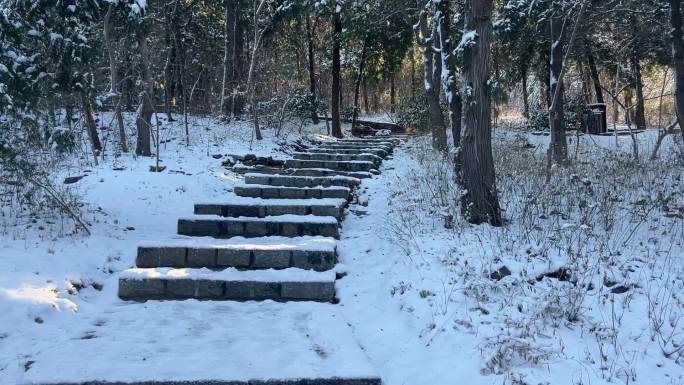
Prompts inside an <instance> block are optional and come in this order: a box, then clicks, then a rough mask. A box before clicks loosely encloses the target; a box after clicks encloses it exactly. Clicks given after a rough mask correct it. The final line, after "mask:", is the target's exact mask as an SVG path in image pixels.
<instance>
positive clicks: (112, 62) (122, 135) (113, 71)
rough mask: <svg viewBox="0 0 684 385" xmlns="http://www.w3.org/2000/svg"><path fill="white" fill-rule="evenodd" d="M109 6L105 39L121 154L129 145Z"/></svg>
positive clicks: (105, 19)
mask: <svg viewBox="0 0 684 385" xmlns="http://www.w3.org/2000/svg"><path fill="white" fill-rule="evenodd" d="M113 7H114V6H113V5H111V4H110V5H109V8H108V9H107V13H106V14H105V18H104V28H103V29H104V39H105V44H106V46H107V55H108V57H109V78H110V82H111V89H112V94H113V95H114V98H113V101H114V115H115V116H116V123H117V125H118V126H119V145H120V146H121V152H124V153H125V152H128V143H126V127H125V126H124V120H123V114H122V113H121V94H120V93H119V72H118V68H117V66H116V57H115V55H114V45H113V44H112V23H111V17H112V8H113Z"/></svg>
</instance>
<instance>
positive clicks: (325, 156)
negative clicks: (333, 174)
mask: <svg viewBox="0 0 684 385" xmlns="http://www.w3.org/2000/svg"><path fill="white" fill-rule="evenodd" d="M292 156H293V157H294V158H295V159H301V160H318V161H321V160H326V161H336V162H340V161H366V162H373V163H374V164H375V165H376V166H377V165H379V164H380V163H382V158H381V157H379V156H377V155H374V154H334V153H333V154H330V153H324V152H318V153H316V152H294V153H292Z"/></svg>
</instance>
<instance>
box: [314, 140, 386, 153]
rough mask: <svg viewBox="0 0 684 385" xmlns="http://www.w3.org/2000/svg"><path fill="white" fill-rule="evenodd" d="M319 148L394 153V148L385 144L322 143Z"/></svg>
mask: <svg viewBox="0 0 684 385" xmlns="http://www.w3.org/2000/svg"><path fill="white" fill-rule="evenodd" d="M318 147H319V148H360V149H374V150H383V151H386V152H387V153H391V152H392V148H393V147H392V146H391V145H384V144H375V143H373V144H370V143H335V142H324V143H321V145H320V146H318Z"/></svg>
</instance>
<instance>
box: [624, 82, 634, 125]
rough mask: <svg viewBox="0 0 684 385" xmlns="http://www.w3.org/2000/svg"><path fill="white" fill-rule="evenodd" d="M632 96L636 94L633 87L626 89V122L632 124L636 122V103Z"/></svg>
mask: <svg viewBox="0 0 684 385" xmlns="http://www.w3.org/2000/svg"><path fill="white" fill-rule="evenodd" d="M632 96H634V94H633V91H632V89H631V88H626V89H625V102H624V104H625V107H624V109H625V124H626V125H628V126H631V125H632V123H633V122H634V119H632V118H633V117H634V105H633V104H632Z"/></svg>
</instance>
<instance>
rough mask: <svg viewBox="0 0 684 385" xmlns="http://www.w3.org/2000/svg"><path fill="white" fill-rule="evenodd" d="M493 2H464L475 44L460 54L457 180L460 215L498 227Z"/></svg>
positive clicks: (499, 216) (467, 20)
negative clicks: (461, 119) (464, 90)
mask: <svg viewBox="0 0 684 385" xmlns="http://www.w3.org/2000/svg"><path fill="white" fill-rule="evenodd" d="M493 7H494V4H493V0H467V2H466V16H465V31H466V33H467V32H469V31H474V32H475V33H476V37H475V45H474V46H471V47H468V48H467V49H466V50H465V52H464V72H465V73H464V80H465V87H467V88H468V90H469V92H467V93H465V94H467V95H468V98H467V100H466V103H465V106H466V108H465V120H464V122H465V127H464V132H463V140H462V142H461V152H460V154H461V163H462V166H461V178H460V179H461V181H462V183H463V188H464V190H465V192H464V194H463V196H462V198H461V212H462V213H463V215H464V217H465V218H466V220H468V221H469V222H470V223H474V224H481V223H485V222H488V223H490V224H491V225H492V226H501V225H502V219H501V209H500V207H499V198H498V194H497V191H496V177H495V172H494V159H493V156H492V137H491V135H492V127H491V108H492V106H491V95H490V92H489V86H488V84H487V82H488V80H489V66H490V43H491V37H492V21H491V18H492V9H493Z"/></svg>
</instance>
